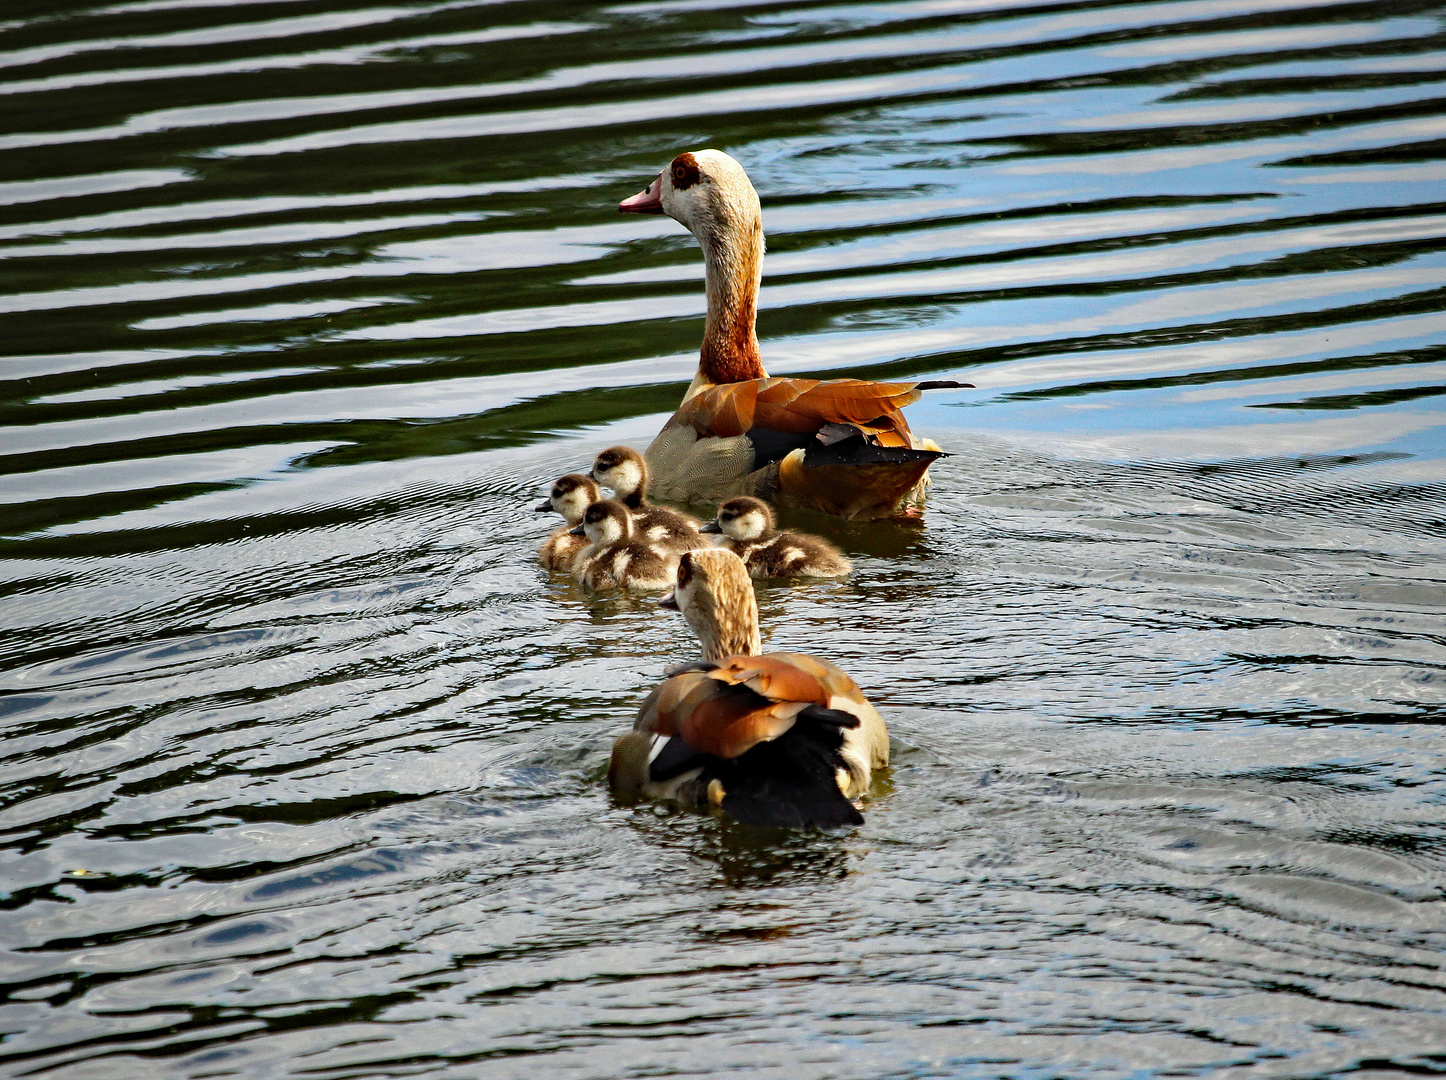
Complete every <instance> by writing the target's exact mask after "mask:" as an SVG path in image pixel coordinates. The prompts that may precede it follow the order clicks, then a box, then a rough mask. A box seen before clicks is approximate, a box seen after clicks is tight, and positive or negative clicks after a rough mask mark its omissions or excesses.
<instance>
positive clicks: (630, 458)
mask: <svg viewBox="0 0 1446 1080" xmlns="http://www.w3.org/2000/svg"><path fill="white" fill-rule="evenodd" d="M592 478H593V479H594V480H596V481H597V482H598V483H599V484H602V485H603V486H604V487H610V488H612V489H613V491H615V492H617V496H618V499H619V501H620V502H622V503H623V504H624V505H626V506H629V507H631V508H632V509H634V510H636V509H637V508H638V507H640V506H641V505H642V504H643V494H644V492H646V491H647V490H648V465H647V462H645V461H643V455H642V454H640V453H638V452H637V451H636V450H634V449H633V448H632V447H630V446H610V447H608V448H607V449H606V450H604V451H603V452H602V453H601V454H599V455H598V456H597V457H595V458H593V462H592Z"/></svg>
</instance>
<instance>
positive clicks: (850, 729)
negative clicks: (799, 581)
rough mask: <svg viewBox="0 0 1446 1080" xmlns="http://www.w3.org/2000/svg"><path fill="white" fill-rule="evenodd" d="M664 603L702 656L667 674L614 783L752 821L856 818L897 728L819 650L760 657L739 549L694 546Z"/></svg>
mask: <svg viewBox="0 0 1446 1080" xmlns="http://www.w3.org/2000/svg"><path fill="white" fill-rule="evenodd" d="M662 604H663V606H665V607H668V606H675V607H676V608H677V609H678V610H680V611H681V612H682V613H683V617H684V618H685V619H686V620H687V621H688V624H689V625H690V626H691V627H692V628H693V630H694V631H695V632H696V633H697V634H698V637H699V640H700V642H701V643H702V646H703V660H702V661H701V662H699V663H694V664H688V665H685V666H684V667H682V668H679V669H676V670H674V671H673V672H670V673H669V678H668V679H667V680H666V681H664V682H663V683H662V684H661V685H660V686H658V687H657V688H656V689H655V690H654V691H653V692H652V693H651V694H650V695H649V696H648V699H647V700H646V701H645V702H644V703H643V706H642V708H641V709H640V710H639V712H638V717H637V720H636V722H635V723H634V725H633V730H631V731H629V732H627V733H626V734H624V735H623V736H622V737H621V738H619V739H618V740H617V742H616V743H615V744H614V746H613V752H612V761H611V764H610V767H609V770H608V779H609V782H610V784H611V785H612V788H613V791H614V792H615V793H617V794H618V795H619V796H621V797H624V798H629V797H631V798H648V799H657V800H661V801H670V802H675V803H679V804H681V805H683V806H688V807H692V808H694V809H704V810H707V809H715V810H722V811H723V812H725V813H727V814H729V815H731V816H732V817H734V818H736V819H737V820H739V821H742V822H744V823H745V824H754V825H778V826H790V827H807V826H814V827H819V828H834V827H838V826H843V825H856V824H858V823H860V822H861V821H862V820H863V818H862V816H861V815H860V814H859V812H858V809H857V808H856V807H855V806H854V805H853V802H852V801H851V800H853V799H855V798H857V797H858V796H860V795H862V794H863V792H864V791H865V790H866V789H867V788H868V785H869V781H870V779H871V777H872V772H873V770H874V769H876V768H879V767H881V766H883V765H886V764H888V760H889V736H888V730H887V729H886V727H885V726H884V721H883V718H882V717H880V716H879V714H878V711H877V710H875V709H874V707H873V705H871V704H870V703H869V700H868V699H867V698H866V697H864V695H863V692H862V691H860V690H859V688H858V686H857V685H856V684H855V683H854V681H853V680H852V679H850V678H849V677H848V676H847V675H846V674H844V673H843V672H842V671H841V670H839V668H838V667H836V666H835V665H834V664H831V663H829V662H828V661H827V660H822V659H820V658H818V657H815V656H809V655H806V654H803V653H768V654H766V655H759V653H760V642H759V636H758V605H757V601H756V599H755V598H754V595H753V583H752V582H751V581H750V580H749V577H748V572H747V570H745V569H744V566H743V563H742V560H740V559H739V558H738V556H736V555H734V554H733V553H732V552H731V551H727V550H725V549H722V548H711V549H704V550H699V551H690V552H686V553H685V554H684V555H683V556H682V557H681V558H680V560H679V563H678V569H677V586H676V588H675V589H674V592H673V594H672V595H671V596H670V597H667V598H665V599H664V600H663V601H662Z"/></svg>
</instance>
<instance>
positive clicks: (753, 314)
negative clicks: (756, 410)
mask: <svg viewBox="0 0 1446 1080" xmlns="http://www.w3.org/2000/svg"><path fill="white" fill-rule="evenodd" d="M699 244H700V245H701V246H702V248H703V265H704V269H705V272H706V274H707V279H708V286H707V288H708V321H707V323H706V324H705V326H704V329H703V348H702V351H701V353H700V355H699V358H698V375H697V377H696V378H694V380H693V385H692V386H690V387H689V388H688V397H692V396H693V395H694V394H695V393H697V392H698V391H699V390H704V389H706V388H707V387H709V386H716V385H718V384H719V383H734V382H746V381H747V380H749V379H766V378H768V372H766V371H764V370H763V361H762V359H761V358H760V357H759V355H758V335H757V334H756V332H755V331H754V320H755V319H756V318H757V315H758V285H759V282H760V281H762V279H763V225H762V222H760V221H759V220H758V219H757V218H754V219H753V220H752V221H751V222H749V223H748V225H746V226H744V227H739V228H729V229H719V230H718V231H716V232H714V231H709V232H707V233H705V234H704V235H703V236H700V237H699Z"/></svg>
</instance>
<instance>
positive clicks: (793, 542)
mask: <svg viewBox="0 0 1446 1080" xmlns="http://www.w3.org/2000/svg"><path fill="white" fill-rule="evenodd" d="M703 532H705V533H722V534H723V536H724V537H725V538H726V539H725V540H724V541H723V546H724V547H726V548H727V549H728V550H729V551H731V552H733V554H735V555H737V556H738V557H739V558H740V559H742V560H743V565H744V566H746V567H747V568H748V573H749V574H750V575H751V576H752V577H756V578H784V577H841V576H842V575H844V574H847V573H848V572H849V571H850V570H852V569H853V565H852V564H851V563H850V562H849V561H848V559H846V558H844V555H843V552H841V551H839V549H838V548H836V547H834V546H833V545H832V544H830V543H829V542H828V541H827V540H824V539H823V538H822V537H818V536H811V535H809V534H808V533H797V532H779V531H778V529H777V523H776V522H775V521H774V519H773V509H772V508H771V507H770V506H769V505H768V504H767V503H766V502H764V501H763V500H762V499H755V498H753V497H752V496H750V495H740V496H738V497H737V498H736V499H729V500H728V501H727V502H726V503H724V504H723V505H722V506H720V507H718V516H717V517H716V518H714V519H713V520H712V521H710V522H708V524H706V525H704V526H703Z"/></svg>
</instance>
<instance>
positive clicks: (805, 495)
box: [618, 150, 969, 518]
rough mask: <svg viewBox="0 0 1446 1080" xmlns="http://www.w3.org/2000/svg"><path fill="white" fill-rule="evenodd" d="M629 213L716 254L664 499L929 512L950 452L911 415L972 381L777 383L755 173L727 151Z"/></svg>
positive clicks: (669, 175)
mask: <svg viewBox="0 0 1446 1080" xmlns="http://www.w3.org/2000/svg"><path fill="white" fill-rule="evenodd" d="M618 209H619V210H621V211H623V212H624V213H630V214H667V215H668V216H669V217H671V218H673V219H674V220H675V221H677V222H679V223H680V224H682V225H683V226H685V227H686V228H687V229H688V230H689V231H690V232H691V233H692V234H693V235H694V236H695V237H697V239H698V243H699V245H700V246H701V247H702V249H703V263H704V269H705V273H706V277H707V297H708V318H707V322H706V324H705V328H704V332H703V348H702V352H701V354H700V356H699V361H698V374H697V375H696V376H694V378H693V383H692V385H691V386H689V387H688V392H687V394H686V395H685V396H684V398H683V405H682V407H681V408H679V409H678V411H677V412H676V413H674V414H673V417H672V419H670V420H669V421H668V422H667V424H666V425H664V427H663V430H662V431H661V432H659V434H658V437H657V438H656V439H654V440H653V443H652V445H651V446H649V447H648V450H647V453H646V455H645V456H646V458H647V461H648V464H649V465H650V466H651V467H652V473H653V477H652V480H653V487H652V494H653V495H655V496H656V497H659V498H663V499H669V500H672V501H675V502H695V501H706V502H712V503H718V502H721V501H722V500H724V499H726V498H728V497H729V496H732V495H761V496H763V497H764V498H768V499H781V500H783V501H786V502H792V503H796V504H798V505H801V506H807V507H812V508H813V509H816V510H822V511H823V512H824V513H828V514H835V515H837V516H839V517H845V518H880V517H890V516H894V515H897V514H901V513H906V512H908V511H909V510H910V509H911V508H913V507H917V506H919V505H921V504H922V501H923V495H924V491H925V489H926V488H927V486H928V481H927V473H928V470H929V465H930V464H931V463H932V462H933V461H934V460H935V459H936V458H938V457H940V456H941V454H942V451H940V450H939V447H938V446H937V445H936V444H934V443H933V442H931V441H930V440H927V439H923V440H920V439H916V438H915V437H914V435H913V434H912V433H911V432H910V431H909V425H908V422H907V421H905V419H904V416H903V412H902V409H903V408H904V406H905V405H909V404H912V403H913V402H915V401H917V400H919V395H920V392H921V391H923V390H929V389H933V388H936V387H963V386H968V385H969V384H968V383H959V382H948V381H937V382H919V383H882V382H868V381H865V380H861V379H831V380H828V381H826V382H820V381H818V380H817V379H771V378H769V377H768V373H767V372H766V371H764V370H763V363H762V361H761V360H760V358H759V355H758V337H757V335H756V333H755V331H754V319H755V315H756V313H757V308H758V285H759V282H760V281H761V280H762V276H763V219H762V212H761V210H760V208H759V204H758V193H757V192H756V191H754V190H753V184H752V183H751V182H750V181H749V179H748V174H747V173H745V172H744V171H743V167H742V166H741V165H739V164H738V162H736V161H734V160H733V159H732V158H731V157H729V156H728V155H727V154H725V153H723V152H722V151H721V150H693V151H689V152H687V153H683V154H679V155H678V156H677V157H676V158H674V159H673V163H672V164H671V165H669V166H668V167H667V168H666V169H664V170H663V171H662V172H661V173H659V174H658V178H657V179H656V180H654V181H653V183H652V185H651V186H650V187H649V188H648V189H647V190H646V191H643V192H641V193H639V194H637V195H634V196H633V197H632V198H631V199H625V200H624V201H623V202H622V203H621V204H619V206H618Z"/></svg>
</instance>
